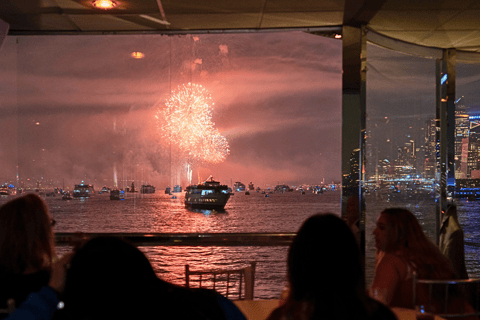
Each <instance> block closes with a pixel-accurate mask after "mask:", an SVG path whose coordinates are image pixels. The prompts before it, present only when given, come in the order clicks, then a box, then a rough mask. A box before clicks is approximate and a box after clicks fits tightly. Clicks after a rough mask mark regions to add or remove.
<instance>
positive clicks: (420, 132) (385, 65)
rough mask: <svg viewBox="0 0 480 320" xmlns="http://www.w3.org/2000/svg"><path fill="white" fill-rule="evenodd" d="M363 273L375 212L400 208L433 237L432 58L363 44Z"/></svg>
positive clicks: (370, 256)
mask: <svg viewBox="0 0 480 320" xmlns="http://www.w3.org/2000/svg"><path fill="white" fill-rule="evenodd" d="M367 58H368V66H367V88H368V90H367V139H366V153H367V164H366V178H367V183H366V191H367V193H366V215H367V220H366V232H365V235H366V244H367V247H366V269H367V270H366V275H367V284H370V282H371V280H372V277H373V271H374V259H375V243H374V237H373V235H372V232H373V229H374V227H375V222H376V219H377V217H378V214H379V213H380V212H381V211H382V210H383V209H385V208H388V207H405V208H407V209H408V210H410V211H411V212H412V213H414V214H415V216H416V217H417V219H418V220H419V221H420V223H421V225H422V226H423V228H424V231H425V232H426V234H427V235H428V236H429V237H430V238H431V239H432V240H434V238H435V196H434V193H433V185H434V178H435V167H434V160H435V158H434V157H435V149H434V144H432V141H433V140H432V139H433V138H434V133H435V131H434V130H433V127H432V124H433V121H434V119H435V61H434V60H430V59H423V58H418V57H413V56H409V55H405V54H401V53H397V52H394V51H391V50H387V49H383V48H380V47H377V46H375V45H368V56H367Z"/></svg>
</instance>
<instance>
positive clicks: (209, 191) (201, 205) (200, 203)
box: [185, 176, 230, 210]
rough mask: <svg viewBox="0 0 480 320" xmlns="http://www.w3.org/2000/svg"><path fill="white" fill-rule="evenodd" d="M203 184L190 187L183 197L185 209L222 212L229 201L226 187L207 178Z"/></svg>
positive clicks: (211, 178)
mask: <svg viewBox="0 0 480 320" xmlns="http://www.w3.org/2000/svg"><path fill="white" fill-rule="evenodd" d="M209 179H210V180H208V179H207V180H206V181H205V182H204V183H200V184H198V185H190V186H188V187H187V189H186V191H187V193H186V195H185V207H187V208H192V209H206V210H223V209H224V208H225V205H226V204H227V201H228V199H230V192H229V191H228V186H226V185H221V184H220V182H218V181H215V180H213V177H212V176H210V177H209Z"/></svg>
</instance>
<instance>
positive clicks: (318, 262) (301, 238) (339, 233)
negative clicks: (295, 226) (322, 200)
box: [287, 214, 363, 300]
mask: <svg viewBox="0 0 480 320" xmlns="http://www.w3.org/2000/svg"><path fill="white" fill-rule="evenodd" d="M287 264H288V277H289V282H290V286H291V287H290V289H291V293H290V294H291V298H292V299H294V300H303V299H311V298H320V299H326V298H327V297H332V296H335V295H337V294H341V295H344V294H352V293H353V292H354V291H355V290H357V288H358V286H360V287H361V286H362V285H363V271H362V266H361V262H360V251H359V248H358V245H357V242H356V240H355V236H354V235H353V233H352V232H351V230H350V228H349V227H348V226H347V225H346V223H345V222H344V221H343V220H342V219H340V218H339V217H337V216H336V215H333V214H317V215H314V216H311V217H310V218H308V219H307V220H306V221H305V222H304V223H303V225H302V226H301V227H300V229H299V231H298V233H297V236H296V237H295V239H294V240H293V242H292V245H291V246H290V249H289V252H288V260H287ZM337 297H338V296H337Z"/></svg>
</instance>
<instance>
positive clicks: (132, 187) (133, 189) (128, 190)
mask: <svg viewBox="0 0 480 320" xmlns="http://www.w3.org/2000/svg"><path fill="white" fill-rule="evenodd" d="M125 192H138V190H137V189H135V183H133V182H132V186H131V187H128V186H127V187H126V188H125Z"/></svg>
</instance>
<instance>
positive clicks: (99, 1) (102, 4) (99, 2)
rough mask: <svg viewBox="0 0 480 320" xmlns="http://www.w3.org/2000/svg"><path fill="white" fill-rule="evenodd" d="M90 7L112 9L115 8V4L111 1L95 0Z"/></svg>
mask: <svg viewBox="0 0 480 320" xmlns="http://www.w3.org/2000/svg"><path fill="white" fill-rule="evenodd" d="M92 6H94V7H95V8H98V9H105V10H108V9H113V8H115V7H116V6H117V3H116V2H115V1H112V0H95V1H93V2H92Z"/></svg>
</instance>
